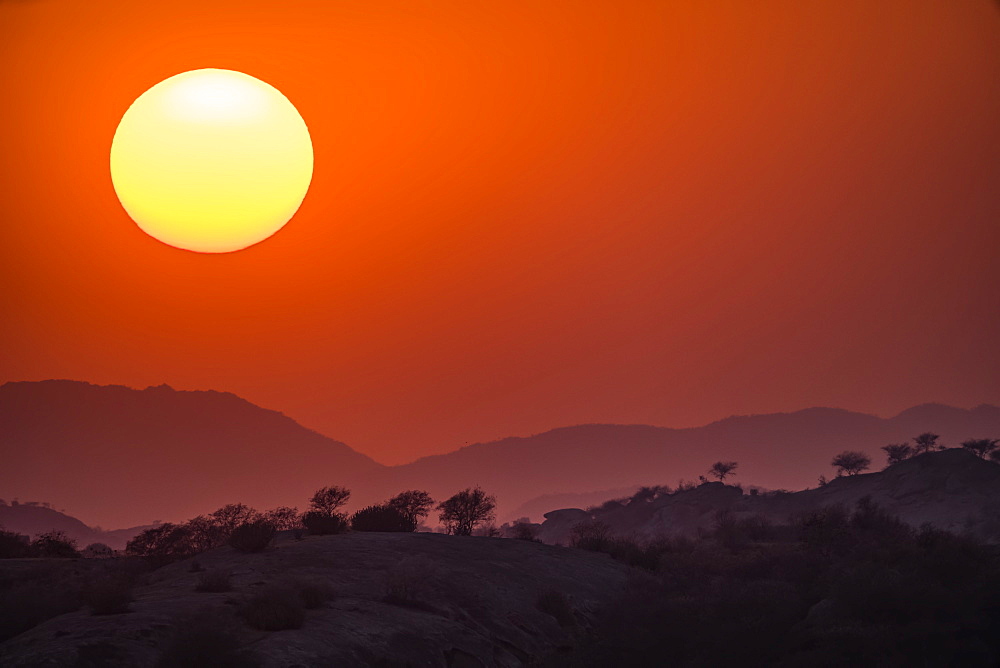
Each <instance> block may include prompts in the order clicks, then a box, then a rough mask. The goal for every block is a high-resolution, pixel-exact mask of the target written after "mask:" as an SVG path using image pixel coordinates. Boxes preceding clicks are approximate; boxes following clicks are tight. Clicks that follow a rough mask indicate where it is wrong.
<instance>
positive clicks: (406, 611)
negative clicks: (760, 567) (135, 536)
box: [0, 533, 627, 668]
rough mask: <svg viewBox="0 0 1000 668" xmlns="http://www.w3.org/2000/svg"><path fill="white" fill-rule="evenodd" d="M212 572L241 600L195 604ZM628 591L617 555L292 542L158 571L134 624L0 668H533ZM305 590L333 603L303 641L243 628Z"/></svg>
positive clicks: (15, 563)
mask: <svg viewBox="0 0 1000 668" xmlns="http://www.w3.org/2000/svg"><path fill="white" fill-rule="evenodd" d="M27 561H28V560H9V563H7V564H3V563H2V562H0V569H24V568H26V567H30V564H28V566H26V565H25V564H26V562H27ZM36 561H37V560H36ZM74 561H77V560H65V564H66V566H65V567H66V568H74V567H76V568H79V564H77V565H76V566H74ZM193 561H197V562H198V565H197V567H198V568H201V569H203V570H202V571H201V572H192V562H193ZM206 572H209V573H224V574H228V575H230V581H231V584H232V591H229V592H221V593H201V592H197V591H195V588H196V586H197V584H198V582H199V579H200V578H202V577H203V573H206ZM626 580H627V569H626V568H625V567H624V566H623V565H621V564H619V563H617V562H614V561H612V560H611V559H610V558H609V557H608V556H606V555H601V554H595V553H590V552H585V551H582V550H575V549H570V548H562V547H555V546H550V545H543V544H540V543H534V542H527V541H520V540H510V539H499V538H482V537H455V536H446V535H440V534H429V533H414V534H390V533H352V534H346V535H337V536H317V537H306V538H305V539H302V540H296V539H295V538H294V537H293V536H291V535H287V534H283V535H281V536H279V538H278V540H277V542H276V543H275V545H274V546H273V547H271V548H269V549H268V550H266V551H264V552H261V553H257V554H242V553H239V552H236V551H235V550H233V549H232V548H230V547H223V548H219V549H216V550H213V551H211V552H207V553H204V554H202V555H199V556H198V557H196V558H195V560H190V559H189V560H185V561H181V562H177V563H174V564H170V565H167V566H164V567H162V568H160V569H158V570H155V571H152V572H151V573H149V574H147V575H146V576H145V584H142V585H140V586H138V587H136V589H135V590H134V596H135V600H134V602H133V603H131V605H130V610H129V611H128V612H124V613H119V614H108V615H94V614H92V612H91V610H89V609H87V608H86V607H84V608H81V609H79V610H76V611H73V612H69V613H67V614H62V615H59V616H57V617H55V618H52V619H49V620H48V621H45V622H43V623H41V624H39V625H38V626H36V627H34V628H32V629H30V630H28V631H26V632H24V633H21V634H20V635H18V636H15V637H13V638H11V639H9V640H8V641H6V642H5V643H3V644H2V645H0V665H3V666H9V667H16V666H33V667H34V666H155V665H158V662H162V661H168V663H166V664H162V663H161V664H160V665H186V661H185V660H184V659H183V658H181V659H177V658H176V656H183V652H181V654H180V655H178V651H180V650H179V649H178V648H179V647H183V646H184V645H185V643H187V644H189V645H191V644H192V643H193V644H197V643H199V642H201V643H208V644H209V645H213V644H214V645H219V644H220V643H221V644H224V645H225V644H227V643H228V644H229V649H228V650H226V651H227V652H228V654H227V656H229V657H230V659H226V660H227V661H231V663H229V664H228V665H261V666H263V667H265V668H268V667H279V666H280V667H292V666H302V667H307V666H308V667H311V666H366V665H380V666H428V667H432V666H523V665H528V664H531V663H533V662H535V661H537V660H538V659H539V658H541V657H544V656H547V655H550V654H552V653H554V652H558V651H559V650H560V648H562V649H568V648H570V647H572V646H573V644H574V643H575V642H577V640H578V638H579V637H580V635H581V634H582V632H583V630H584V629H585V628H587V627H588V626H589V625H590V623H591V621H592V619H593V616H594V614H595V612H596V611H597V610H598V609H599V608H600V607H602V606H604V605H606V604H608V603H609V602H611V601H613V600H614V599H616V598H617V597H619V596H620V595H621V593H622V592H623V590H624V588H625V585H626ZM303 583H306V584H307V585H309V586H310V587H312V588H314V589H315V588H328V590H329V591H330V592H332V598H331V599H330V600H329V601H326V602H324V603H322V604H321V605H320V607H318V608H317V609H310V610H306V612H305V617H304V621H303V623H302V625H301V628H297V629H290V630H281V631H273V632H267V631H260V630H255V629H253V628H251V627H250V626H249V625H248V624H247V623H246V621H245V619H244V618H243V617H241V614H243V613H241V610H245V602H246V601H247V600H248V599H249V598H251V597H253V596H255V595H256V594H259V593H261V592H272V593H275V592H276V593H277V595H278V596H279V598H280V595H281V593H282V592H284V593H286V594H287V593H288V592H294V591H295V589H296V587H299V586H301V585H302V584H303ZM211 650H212V651H216V650H218V647H214V646H213V647H211ZM207 651H208V650H206V653H207ZM224 653H225V652H224ZM171 656H175V658H174V659H173V661H174V663H169V661H170V660H171V659H170V657H171ZM232 657H237V658H235V659H234V658H232ZM233 661H235V662H233ZM241 662H242V663H241ZM192 665H193V664H192ZM215 665H217V666H219V665H220V664H219V663H218V662H216V663H215Z"/></svg>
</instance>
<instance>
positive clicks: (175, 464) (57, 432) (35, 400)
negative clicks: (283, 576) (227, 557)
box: [0, 380, 383, 527]
mask: <svg viewBox="0 0 1000 668" xmlns="http://www.w3.org/2000/svg"><path fill="white" fill-rule="evenodd" d="M0 424H2V425H3V427H2V433H0V439H2V441H0V451H2V452H3V459H4V461H3V465H2V466H0V496H3V497H4V498H7V499H9V498H11V497H14V496H19V497H21V498H36V499H38V498H41V499H47V500H49V501H52V502H53V503H55V504H56V505H58V506H59V507H64V508H68V509H70V512H72V513H73V514H74V515H75V516H77V517H81V518H84V519H85V521H87V522H93V523H95V524H97V523H99V524H101V525H103V526H112V527H124V526H134V525H138V524H149V523H150V522H152V521H154V520H165V521H169V520H175V519H185V518H188V517H193V516H195V515H198V514H200V513H204V512H210V511H212V510H214V509H215V508H218V507H219V506H221V505H223V504H225V503H230V502H233V501H243V502H245V503H250V504H254V505H256V506H257V507H258V508H267V507H273V506H276V505H282V504H287V503H291V504H295V503H298V504H299V505H300V506H301V505H303V501H304V499H305V498H306V497H307V495H308V494H309V493H311V492H312V491H313V490H315V489H317V488H318V487H321V486H323V485H328V484H331V481H338V480H340V479H348V480H356V479H359V478H361V477H362V476H367V475H371V474H372V473H374V472H376V471H379V470H380V469H382V468H383V467H382V466H381V465H380V464H377V463H376V462H374V461H373V460H371V459H369V458H368V457H366V456H364V455H362V454H360V453H358V452H355V451H354V450H352V449H350V448H349V447H347V446H346V445H344V444H343V443H338V442H337V441H334V440H332V439H329V438H327V437H325V436H321V435H320V434H317V433H316V432H314V431H310V430H308V429H306V428H305V427H302V426H301V425H299V424H298V423H296V422H295V421H294V420H292V419H291V418H288V417H286V416H284V415H282V414H281V413H278V412H276V411H270V410H265V409H263V408H259V407H257V406H254V405H253V404H251V403H249V402H247V401H245V400H243V399H241V398H239V397H237V396H236V395H233V394H229V393H224V392H212V391H209V392H180V391H176V390H173V389H171V388H170V387H167V386H165V385H162V386H159V387H150V388H147V389H145V390H133V389H130V388H127V387H122V386H98V385H91V384H89V383H82V382H76V381H65V380H53V381H43V382H18V383H7V384H5V385H3V386H0Z"/></svg>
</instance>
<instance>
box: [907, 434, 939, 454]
mask: <svg viewBox="0 0 1000 668" xmlns="http://www.w3.org/2000/svg"><path fill="white" fill-rule="evenodd" d="M939 438H941V437H940V436H939V435H937V434H935V433H933V432H930V431H928V432H924V433H923V434H920V436H917V437H916V438H914V439H913V443H914V445H913V454H915V455H922V454H924V453H925V452H930V451H931V450H938V449H940V447H941V446H940V445H938V442H937V440H938V439H939Z"/></svg>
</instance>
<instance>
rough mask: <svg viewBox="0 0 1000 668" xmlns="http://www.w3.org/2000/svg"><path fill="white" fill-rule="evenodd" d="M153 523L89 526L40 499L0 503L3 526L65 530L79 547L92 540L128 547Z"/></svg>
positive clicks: (27, 531)
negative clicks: (109, 527) (123, 526)
mask: <svg viewBox="0 0 1000 668" xmlns="http://www.w3.org/2000/svg"><path fill="white" fill-rule="evenodd" d="M150 526H151V525H145V526H135V527H130V528H128V529H115V530H113V531H104V530H102V529H100V528H97V527H89V526H87V525H86V524H84V523H83V522H81V521H80V520H78V519H76V518H75V517H71V516H69V515H67V514H65V513H63V512H60V511H58V510H55V509H54V508H49V507H46V506H43V505H40V504H38V503H34V502H28V503H16V502H15V503H11V504H8V503H6V501H5V502H3V503H0V528H3V529H4V530H5V531H13V532H15V533H19V534H22V535H24V536H28V537H31V538H33V537H35V536H37V535H38V534H41V533H48V532H49V531H62V532H63V533H65V534H66V535H67V536H68V537H69V538H71V539H72V540H75V541H76V546H77V548H78V549H83V548H85V547H86V546H87V545H90V544H91V543H104V544H105V545H107V546H109V547H111V548H112V549H115V550H121V549H124V547H125V544H126V543H127V542H128V541H129V539H130V538H132V537H133V536H135V535H136V534H138V533H139V532H140V531H142V530H144V529H148V528H149V527H150Z"/></svg>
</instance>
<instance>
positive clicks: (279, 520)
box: [260, 506, 302, 531]
mask: <svg viewBox="0 0 1000 668" xmlns="http://www.w3.org/2000/svg"><path fill="white" fill-rule="evenodd" d="M260 518H261V519H262V520H265V521H267V522H269V523H270V524H271V525H272V526H273V527H274V528H275V529H277V530H278V531H287V530H289V529H298V528H299V527H300V526H301V525H302V518H301V517H300V516H299V509H298V508H290V507H288V506H278V507H277V508H272V509H271V510H267V511H264V512H263V513H261V514H260Z"/></svg>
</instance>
